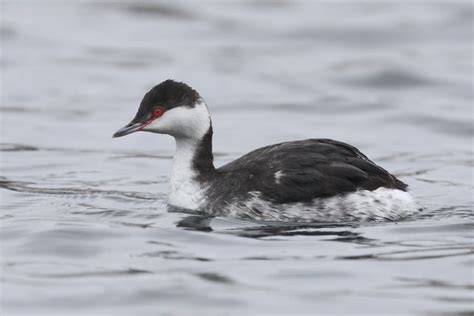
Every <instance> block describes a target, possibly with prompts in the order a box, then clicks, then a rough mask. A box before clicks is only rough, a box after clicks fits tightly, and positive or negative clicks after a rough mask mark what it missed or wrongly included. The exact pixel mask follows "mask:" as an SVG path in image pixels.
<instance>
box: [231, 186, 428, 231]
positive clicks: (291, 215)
mask: <svg viewBox="0 0 474 316" xmlns="http://www.w3.org/2000/svg"><path fill="white" fill-rule="evenodd" d="M250 196H251V197H250V198H249V199H247V200H245V201H239V202H236V203H232V204H229V205H228V206H227V208H226V209H225V213H226V214H227V215H228V216H231V217H237V218H239V217H240V218H253V219H256V220H266V221H294V222H332V223H336V222H352V221H386V220H392V221H394V220H400V219H402V218H404V217H407V216H409V215H413V214H415V213H417V212H419V210H420V207H419V206H418V205H417V204H416V203H415V202H414V200H413V198H412V197H411V195H410V194H409V193H407V192H404V191H401V190H394V189H387V188H379V189H377V190H374V191H368V190H360V191H357V192H353V193H349V194H345V195H340V196H337V197H331V198H316V199H313V200H312V201H310V202H308V203H301V202H296V203H284V204H276V203H271V202H269V201H267V200H264V199H262V198H261V193H260V192H251V193H250Z"/></svg>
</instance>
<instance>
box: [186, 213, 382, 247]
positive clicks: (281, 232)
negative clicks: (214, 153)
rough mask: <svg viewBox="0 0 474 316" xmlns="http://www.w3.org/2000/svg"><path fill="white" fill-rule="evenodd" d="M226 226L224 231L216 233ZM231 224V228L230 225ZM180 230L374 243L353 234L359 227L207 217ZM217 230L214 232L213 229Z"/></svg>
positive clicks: (192, 218) (191, 218)
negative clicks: (222, 226) (325, 237)
mask: <svg viewBox="0 0 474 316" xmlns="http://www.w3.org/2000/svg"><path fill="white" fill-rule="evenodd" d="M222 222H225V223H226V228H225V229H216V228H215V226H221V225H220V224H222ZM229 222H230V225H229ZM177 227H181V228H185V229H188V230H195V231H203V232H213V231H214V232H218V233H227V234H233V235H237V236H241V237H249V238H265V237H272V236H281V237H291V236H328V237H330V236H334V238H333V239H329V240H333V241H341V242H353V243H363V244H367V243H370V242H371V241H373V240H372V239H369V238H365V237H364V236H362V234H361V233H359V232H355V231H353V228H356V227H358V225H356V224H353V223H347V224H340V223H276V222H257V221H240V220H233V219H222V218H214V217H210V216H206V215H190V216H187V217H185V218H183V219H181V220H180V221H179V222H178V223H177ZM213 227H214V228H213Z"/></svg>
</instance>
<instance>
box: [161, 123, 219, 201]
mask: <svg viewBox="0 0 474 316" xmlns="http://www.w3.org/2000/svg"><path fill="white" fill-rule="evenodd" d="M175 139H176V152H175V154H174V158H173V168H172V171H171V179H170V195H169V204H171V205H173V206H176V207H181V208H186V209H198V208H199V205H200V204H201V203H202V202H203V201H202V200H203V199H204V191H205V189H206V187H207V185H206V181H207V180H209V179H210V178H211V177H212V176H213V175H214V173H215V171H216V169H215V167H214V156H213V154H212V126H211V125H210V126H209V129H208V130H207V132H206V133H205V134H204V136H202V137H201V138H200V139H194V138H188V137H182V138H179V137H176V138H175Z"/></svg>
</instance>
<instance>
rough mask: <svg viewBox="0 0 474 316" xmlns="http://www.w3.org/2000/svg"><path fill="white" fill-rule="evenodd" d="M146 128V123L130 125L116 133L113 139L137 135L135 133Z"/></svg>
mask: <svg viewBox="0 0 474 316" xmlns="http://www.w3.org/2000/svg"><path fill="white" fill-rule="evenodd" d="M145 126H146V124H145V123H130V124H128V125H126V126H124V127H122V128H121V129H119V130H118V131H116V132H115V134H114V135H113V136H112V137H113V138H117V137H122V136H125V135H128V134H131V133H135V132H138V131H140V130H141V129H142V128H143V127H145Z"/></svg>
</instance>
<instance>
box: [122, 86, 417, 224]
mask: <svg viewBox="0 0 474 316" xmlns="http://www.w3.org/2000/svg"><path fill="white" fill-rule="evenodd" d="M137 131H146V132H152V133H159V134H168V135H171V136H173V137H174V139H175V140H176V152H175V154H174V158H173V167H172V171H171V178H170V192H169V196H168V205H169V206H172V207H173V208H178V209H182V210H186V211H196V212H204V213H206V214H208V215H211V216H229V217H234V218H240V219H252V220H262V221H290V222H348V221H380V220H398V219H401V218H403V217H405V216H407V215H410V214H413V213H415V212H417V211H418V206H417V205H416V203H415V202H414V200H413V199H412V197H411V196H410V194H409V193H408V192H407V185H406V184H405V183H403V182H402V181H400V180H398V179H397V178H396V177H395V176H393V175H391V174H390V173H389V172H387V171H386V170H385V169H383V168H381V167H379V166H377V165H376V164H375V163H374V162H372V161H371V160H369V159H368V158H367V157H366V156H365V155H364V154H362V153H361V152H360V151H359V150H358V149H357V148H355V147H353V146H350V145H348V144H345V143H342V142H338V141H335V140H331V139H307V140H300V141H291V142H284V143H280V144H275V145H270V146H266V147H262V148H259V149H256V150H254V151H252V152H250V153H248V154H246V155H244V156H242V157H240V158H238V159H236V160H234V161H232V162H230V163H228V164H226V165H224V166H222V167H220V168H215V167H214V162H213V160H214V159H213V154H212V133H213V132H212V123H211V117H210V114H209V110H208V108H207V105H206V103H205V102H204V100H203V99H202V98H201V96H200V95H199V94H198V92H197V91H195V90H194V89H192V88H191V87H189V86H188V85H186V84H184V83H181V82H176V81H173V80H166V81H164V82H162V83H160V84H159V85H157V86H155V87H154V88H152V89H151V90H150V91H149V92H148V93H146V94H145V96H144V97H143V100H142V101H141V103H140V107H139V108H138V112H137V114H136V116H135V118H134V119H133V120H132V121H131V122H130V123H129V124H128V125H126V126H125V127H123V128H121V129H120V130H118V131H117V132H116V133H115V134H114V135H113V137H121V136H125V135H128V134H131V133H134V132H137Z"/></svg>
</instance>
